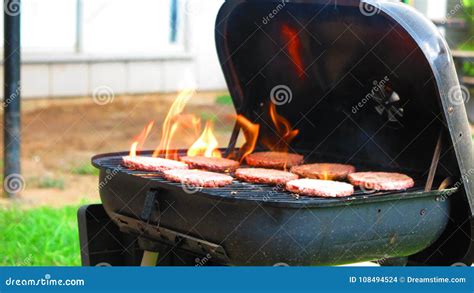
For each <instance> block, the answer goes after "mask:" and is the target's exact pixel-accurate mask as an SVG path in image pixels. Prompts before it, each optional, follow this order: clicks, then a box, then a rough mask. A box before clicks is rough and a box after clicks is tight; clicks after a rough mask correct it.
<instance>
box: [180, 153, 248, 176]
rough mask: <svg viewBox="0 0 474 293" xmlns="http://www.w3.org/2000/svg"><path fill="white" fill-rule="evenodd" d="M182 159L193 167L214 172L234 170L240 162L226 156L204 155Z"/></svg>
mask: <svg viewBox="0 0 474 293" xmlns="http://www.w3.org/2000/svg"><path fill="white" fill-rule="evenodd" d="M181 161H183V162H184V163H186V164H188V166H189V167H190V168H192V169H203V170H208V171H214V172H234V171H235V169H237V168H238V167H239V165H240V163H239V162H237V161H234V160H229V159H225V158H207V157H203V156H195V157H181Z"/></svg>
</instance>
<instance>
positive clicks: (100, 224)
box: [78, 191, 229, 266]
mask: <svg viewBox="0 0 474 293" xmlns="http://www.w3.org/2000/svg"><path fill="white" fill-rule="evenodd" d="M152 193H154V196H152V195H150V196H148V197H147V200H146V202H145V205H144V209H143V213H142V216H143V215H146V214H147V212H146V211H147V209H148V208H149V207H150V206H153V205H150V202H151V201H155V196H156V195H157V194H158V191H155V192H152ZM114 217H115V218H116V219H117V220H118V223H119V225H118V226H117V225H115V224H114V223H113V221H112V220H111V219H110V218H109V217H108V216H107V214H106V212H105V210H104V208H103V206H102V205H89V206H83V207H82V208H81V209H79V212H78V222H79V239H80V245H81V258H82V265H84V266H139V265H141V266H154V265H155V264H156V265H161V266H214V265H224V264H226V263H228V262H229V258H228V256H227V253H226V252H225V250H224V248H223V247H222V246H220V245H217V244H214V243H211V242H208V241H205V240H201V239H198V238H195V237H191V236H188V235H185V234H182V233H179V232H176V231H173V230H170V229H166V228H163V227H160V226H158V225H150V224H145V223H144V222H142V221H139V220H136V219H133V218H130V217H127V216H123V215H119V214H115V215H114ZM130 227H134V228H138V230H139V231H140V232H141V234H140V235H137V234H136V232H135V231H137V230H134V229H130ZM150 238H154V239H160V241H156V240H151V239H150Z"/></svg>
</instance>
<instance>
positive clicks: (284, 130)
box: [262, 103, 299, 152]
mask: <svg viewBox="0 0 474 293" xmlns="http://www.w3.org/2000/svg"><path fill="white" fill-rule="evenodd" d="M269 114H270V117H271V119H272V122H273V125H274V126H275V131H276V134H277V135H272V137H271V138H266V139H263V140H262V144H263V145H264V146H266V147H267V148H269V149H270V150H272V151H278V152H288V146H289V145H290V143H291V142H292V141H293V139H294V138H295V137H296V136H297V135H298V133H299V130H298V129H292V128H291V124H290V122H289V121H288V120H287V119H286V118H285V117H283V116H281V115H279V114H278V113H277V111H276V106H275V104H274V103H270V109H269Z"/></svg>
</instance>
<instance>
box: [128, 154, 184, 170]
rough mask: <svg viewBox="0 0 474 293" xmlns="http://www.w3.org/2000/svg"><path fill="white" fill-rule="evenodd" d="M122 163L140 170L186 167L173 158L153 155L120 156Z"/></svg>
mask: <svg viewBox="0 0 474 293" xmlns="http://www.w3.org/2000/svg"><path fill="white" fill-rule="evenodd" d="M122 165H124V166H125V167H127V168H129V169H134V170H142V171H161V172H162V171H165V170H171V169H188V165H186V164H185V163H182V162H178V161H175V160H168V159H163V158H154V157H144V156H137V157H130V156H125V157H122Z"/></svg>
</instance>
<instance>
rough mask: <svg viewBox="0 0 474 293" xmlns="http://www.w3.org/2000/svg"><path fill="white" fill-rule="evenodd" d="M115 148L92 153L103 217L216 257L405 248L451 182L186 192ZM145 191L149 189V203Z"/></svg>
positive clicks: (364, 255)
mask: <svg viewBox="0 0 474 293" xmlns="http://www.w3.org/2000/svg"><path fill="white" fill-rule="evenodd" d="M144 154H148V155H149V154H150V152H144ZM122 155H126V153H114V154H107V155H99V156H96V157H94V158H93V164H94V165H95V166H96V167H98V168H99V169H100V170H101V172H100V174H101V175H100V183H99V186H100V187H101V188H100V194H101V199H102V202H103V205H104V208H105V209H106V211H107V213H108V215H109V216H110V218H111V219H112V220H113V221H114V222H115V223H117V224H118V225H119V226H120V227H121V230H122V231H125V232H126V233H129V234H133V235H135V236H136V237H137V238H140V239H149V241H150V242H151V243H157V245H163V244H164V245H165V246H166V247H168V248H170V247H171V248H177V249H179V247H180V246H179V245H178V244H175V246H172V245H171V244H170V243H172V242H173V240H172V239H171V240H170V239H163V238H162V236H161V235H162V233H156V230H157V228H160V229H165V230H172V231H176V232H178V233H182V234H183V235H187V236H188V237H191V238H192V239H199V241H203V242H205V243H212V244H214V245H217V246H221V247H222V249H223V251H225V252H226V255H227V257H228V258H224V257H222V255H219V254H211V255H212V257H213V261H215V262H216V263H219V264H234V265H273V264H276V263H279V262H285V263H288V264H293V265H310V264H319V265H325V264H326V265H327V264H342V263H351V262H357V261H362V260H376V259H380V258H387V257H404V256H408V255H412V254H414V253H416V252H419V251H421V250H422V249H424V248H426V247H427V246H429V245H430V244H432V243H433V242H434V241H435V240H436V239H438V237H439V235H440V234H441V233H442V232H443V231H444V228H445V225H446V224H447V223H448V214H449V208H450V204H449V202H450V200H451V199H448V200H441V197H442V196H443V195H444V194H446V193H449V192H455V190H456V189H449V190H443V191H431V192H423V191H422V189H423V185H421V186H420V187H419V188H415V189H413V190H412V189H410V190H407V191H405V192H395V193H384V194H379V195H374V194H371V195H368V194H365V195H363V194H360V193H359V195H356V196H353V197H350V198H346V199H322V198H310V197H304V196H301V197H299V198H296V197H294V196H293V195H292V194H290V193H288V192H285V191H282V190H275V189H274V188H273V187H271V186H265V185H254V184H244V183H239V182H234V183H233V184H232V185H231V186H230V187H229V188H216V189H209V188H205V189H202V190H197V191H196V192H192V193H187V192H186V191H185V190H184V189H183V186H181V185H180V184H177V183H171V182H168V181H166V180H164V179H162V178H160V177H159V176H158V174H157V173H146V174H144V173H143V172H140V171H132V170H127V169H125V168H123V167H121V166H120V162H121V160H120V157H121V156H122ZM150 192H156V193H155V196H154V198H155V207H154V208H152V209H150V205H151V204H150V200H147V198H148V199H150V198H151V196H150V194H151V193H150ZM144 211H146V212H145V213H144ZM150 211H151V214H150V213H149V212H150ZM143 214H146V215H147V216H146V217H147V219H146V220H143V219H141V218H142V215H143ZM402 216H403V221H399V218H400V217H402ZM124 219H125V220H124ZM130 219H133V220H130ZM134 223H135V224H134ZM158 230H159V229H158ZM147 231H148V232H147ZM355 236H357V241H355V240H354V239H356V238H355ZM160 243H161V244H160ZM192 243H199V242H196V241H193V242H192ZM189 247H199V245H192V246H188V248H187V249H183V250H185V251H188V253H195V254H196V255H199V253H198V251H196V249H194V248H193V249H191V248H189ZM148 249H149V247H148ZM203 254H204V253H202V254H201V255H203Z"/></svg>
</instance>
